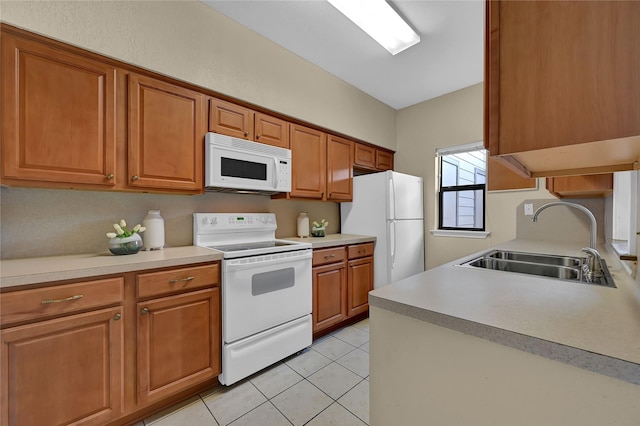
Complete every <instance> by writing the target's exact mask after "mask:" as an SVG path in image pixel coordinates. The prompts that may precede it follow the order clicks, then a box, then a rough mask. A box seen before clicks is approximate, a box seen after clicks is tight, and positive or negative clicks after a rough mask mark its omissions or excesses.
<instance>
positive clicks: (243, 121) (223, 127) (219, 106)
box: [209, 98, 289, 149]
mask: <svg viewBox="0 0 640 426" xmlns="http://www.w3.org/2000/svg"><path fill="white" fill-rule="evenodd" d="M209 131H211V132H215V133H220V134H223V135H227V136H233V137H236V138H241V139H247V140H250V141H254V142H260V143H264V144H267V145H273V146H277V147H280V148H287V149H288V148H289V122H287V121H285V120H282V119H280V118H276V117H273V116H270V115H267V114H263V113H261V112H255V111H253V110H252V109H249V108H245V107H243V106H241V105H237V104H234V103H231V102H227V101H223V100H221V99H215V98H212V99H210V100H209Z"/></svg>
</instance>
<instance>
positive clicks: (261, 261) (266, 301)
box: [193, 213, 312, 385]
mask: <svg viewBox="0 0 640 426" xmlns="http://www.w3.org/2000/svg"><path fill="white" fill-rule="evenodd" d="M276 228H277V223H276V217H275V214H273V213H194V214H193V243H194V245H197V246H201V247H207V248H211V249H215V250H219V251H221V252H222V254H223V259H222V374H221V375H220V376H219V377H218V380H219V381H220V383H222V384H223V385H231V384H233V383H235V382H237V381H238V380H241V379H243V378H245V377H247V376H249V375H251V374H253V373H255V372H257V371H259V370H261V369H263V368H265V367H267V366H269V365H271V364H273V363H275V362H277V361H279V360H281V359H283V358H285V357H287V356H289V355H292V354H294V353H296V352H298V351H300V350H302V349H304V348H306V347H308V346H310V345H311V340H312V321H311V304H312V295H311V293H312V290H311V281H312V278H311V259H312V251H311V244H310V243H298V242H292V241H286V240H280V239H276V238H275V231H276Z"/></svg>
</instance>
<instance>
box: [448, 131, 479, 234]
mask: <svg viewBox="0 0 640 426" xmlns="http://www.w3.org/2000/svg"><path fill="white" fill-rule="evenodd" d="M438 158H439V162H438V165H439V177H440V179H439V191H438V193H439V203H438V206H439V209H438V210H439V221H438V228H439V229H454V230H455V229H460V230H473V231H484V229H485V226H484V212H485V200H484V198H485V189H486V188H485V186H486V176H487V155H486V151H485V150H484V148H482V146H481V145H479V144H472V145H469V146H461V147H451V148H448V149H442V150H438Z"/></svg>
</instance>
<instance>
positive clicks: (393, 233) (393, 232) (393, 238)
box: [389, 220, 396, 269]
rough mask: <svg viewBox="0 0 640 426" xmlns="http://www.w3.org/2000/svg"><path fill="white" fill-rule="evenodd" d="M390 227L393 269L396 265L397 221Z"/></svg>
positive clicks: (393, 221)
mask: <svg viewBox="0 0 640 426" xmlns="http://www.w3.org/2000/svg"><path fill="white" fill-rule="evenodd" d="M389 225H390V226H389V231H390V235H389V237H390V238H389V239H390V240H391V269H393V268H394V267H395V265H396V221H395V220H392V221H391V222H390V224H389Z"/></svg>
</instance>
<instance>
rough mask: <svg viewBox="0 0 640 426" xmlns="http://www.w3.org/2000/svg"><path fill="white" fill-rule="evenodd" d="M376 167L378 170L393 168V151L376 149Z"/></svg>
mask: <svg viewBox="0 0 640 426" xmlns="http://www.w3.org/2000/svg"><path fill="white" fill-rule="evenodd" d="M376 168H377V169H378V170H383V171H384V170H393V153H391V152H387V151H381V150H379V149H377V150H376Z"/></svg>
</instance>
